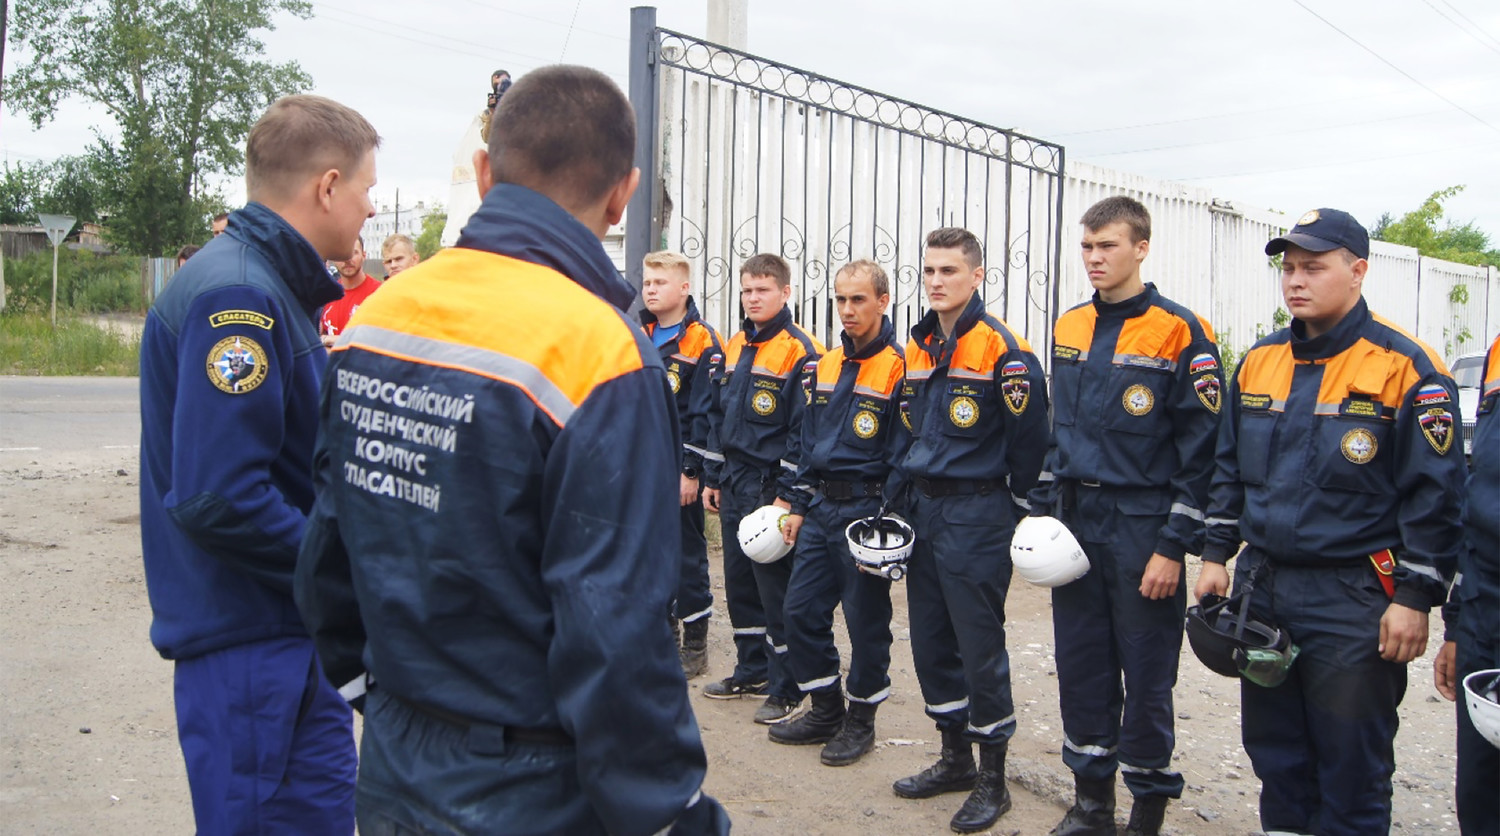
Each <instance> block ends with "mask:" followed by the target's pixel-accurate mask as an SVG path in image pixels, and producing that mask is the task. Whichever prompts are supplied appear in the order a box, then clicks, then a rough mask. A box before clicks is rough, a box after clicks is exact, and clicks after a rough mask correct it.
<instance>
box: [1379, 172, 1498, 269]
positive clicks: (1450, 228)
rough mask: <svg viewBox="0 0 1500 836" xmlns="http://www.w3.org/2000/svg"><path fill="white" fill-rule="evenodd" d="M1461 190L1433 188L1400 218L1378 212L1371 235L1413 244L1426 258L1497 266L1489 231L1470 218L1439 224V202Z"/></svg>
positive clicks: (1441, 210)
mask: <svg viewBox="0 0 1500 836" xmlns="http://www.w3.org/2000/svg"><path fill="white" fill-rule="evenodd" d="M1463 190H1464V187H1463V186H1450V187H1449V188H1446V189H1443V190H1441V191H1436V192H1433V193H1432V195H1431V196H1430V197H1428V198H1427V199H1426V200H1424V201H1423V202H1422V205H1421V206H1419V207H1417V208H1416V209H1415V210H1413V211H1411V212H1407V213H1406V214H1405V215H1402V216H1401V217H1400V218H1392V216H1391V214H1390V213H1389V212H1387V213H1385V214H1384V215H1381V216H1380V220H1379V221H1377V222H1376V224H1375V230H1374V233H1373V237H1374V238H1375V239H1376V240H1379V241H1389V242H1390V243H1392V244H1403V245H1405V246H1408V247H1415V248H1416V250H1417V252H1419V253H1421V254H1422V255H1424V256H1427V257H1428V258H1438V259H1442V260H1443V261H1453V262H1457V263H1459V264H1474V265H1481V264H1489V265H1493V266H1496V267H1500V250H1497V249H1493V248H1491V246H1490V237H1489V235H1488V234H1487V233H1485V232H1484V230H1481V229H1480V228H1478V227H1477V226H1475V225H1474V222H1473V221H1469V222H1467V223H1463V224H1454V223H1453V222H1452V221H1449V222H1448V223H1446V224H1444V225H1442V226H1441V227H1440V226H1439V223H1440V222H1441V221H1442V220H1443V215H1444V209H1443V203H1444V202H1445V201H1447V200H1448V199H1449V198H1452V197H1453V196H1454V195H1457V194H1458V193H1459V192H1462V191H1463Z"/></svg>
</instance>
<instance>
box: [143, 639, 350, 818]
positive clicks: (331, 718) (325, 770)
mask: <svg viewBox="0 0 1500 836" xmlns="http://www.w3.org/2000/svg"><path fill="white" fill-rule="evenodd" d="M173 690H174V692H175V693H174V696H175V701H176V707H177V737H178V740H179V741H180V743H181V745H182V757H183V761H184V762H185V763H186V765H187V773H188V789H189V790H190V792H191V793H192V798H193V818H194V819H195V820H196V822H197V832H198V833H200V834H204V836H220V834H273V833H317V834H338V833H353V832H354V773H355V751H354V723H353V713H352V711H351V710H350V708H349V704H348V703H346V702H345V701H344V698H343V697H340V696H339V693H338V691H337V690H335V689H334V688H333V686H331V685H329V684H328V680H327V679H325V678H324V676H323V672H322V669H321V667H320V666H319V665H318V659H317V654H316V653H315V652H314V650H313V644H312V640H310V639H307V638H295V637H288V638H278V639H267V640H263V641H257V642H248V643H246V644H239V645H234V646H232V647H227V648H223V649H221V650H215V651H212V652H210V653H205V654H203V655H201V656H194V657H192V658H191V659H179V660H178V661H177V665H176V669H175V672H174V684H173Z"/></svg>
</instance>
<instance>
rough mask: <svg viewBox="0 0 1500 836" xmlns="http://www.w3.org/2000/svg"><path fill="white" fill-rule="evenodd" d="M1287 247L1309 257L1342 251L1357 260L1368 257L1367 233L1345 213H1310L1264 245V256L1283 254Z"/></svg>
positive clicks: (1368, 235) (1328, 210)
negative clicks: (1331, 251)
mask: <svg viewBox="0 0 1500 836" xmlns="http://www.w3.org/2000/svg"><path fill="white" fill-rule="evenodd" d="M1289 246H1297V247H1301V248H1302V249H1304V250H1307V251H1308V252H1311V253H1326V252H1328V251H1329V250H1336V249H1338V248H1339V247H1345V248H1347V249H1348V250H1349V252H1351V253H1354V254H1355V255H1356V256H1358V257H1359V258H1369V257H1370V233H1368V232H1366V231H1365V228H1364V227H1363V226H1360V224H1359V221H1356V220H1355V219H1354V216H1353V215H1351V214H1349V213H1348V212H1341V211H1339V210H1338V209H1314V210H1312V211H1311V212H1308V213H1307V214H1305V215H1303V216H1302V217H1300V218H1298V219H1297V225H1296V226H1294V227H1292V229H1291V231H1290V232H1288V233H1287V234H1285V235H1283V236H1281V237H1280V238H1272V239H1271V240H1270V241H1269V242H1267V244H1266V255H1276V254H1278V253H1283V252H1286V248H1287V247H1289Z"/></svg>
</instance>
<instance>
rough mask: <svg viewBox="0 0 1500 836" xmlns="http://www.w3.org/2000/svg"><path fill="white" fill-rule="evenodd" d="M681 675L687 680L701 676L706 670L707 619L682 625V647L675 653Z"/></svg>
mask: <svg viewBox="0 0 1500 836" xmlns="http://www.w3.org/2000/svg"><path fill="white" fill-rule="evenodd" d="M677 658H678V660H679V661H681V662H682V675H683V676H685V677H687V678H688V679H692V678H693V677H696V676H702V675H703V672H704V671H705V670H707V669H708V618H707V617H704V618H700V619H698V620H697V621H684V622H683V623H682V647H681V648H680V649H679V650H678V651H677Z"/></svg>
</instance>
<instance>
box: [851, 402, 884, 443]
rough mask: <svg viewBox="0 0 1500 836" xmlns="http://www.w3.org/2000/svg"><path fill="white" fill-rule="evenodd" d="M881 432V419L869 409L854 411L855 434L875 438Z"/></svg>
mask: <svg viewBox="0 0 1500 836" xmlns="http://www.w3.org/2000/svg"><path fill="white" fill-rule="evenodd" d="M878 432H880V419H879V418H876V417H875V413H873V412H871V411H870V410H868V409H861V410H860V411H858V412H856V413H854V434H855V435H857V436H859V437H860V438H874V437H875V434H876V433H878Z"/></svg>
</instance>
